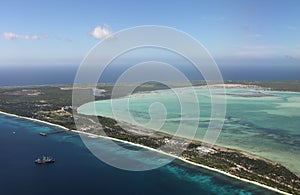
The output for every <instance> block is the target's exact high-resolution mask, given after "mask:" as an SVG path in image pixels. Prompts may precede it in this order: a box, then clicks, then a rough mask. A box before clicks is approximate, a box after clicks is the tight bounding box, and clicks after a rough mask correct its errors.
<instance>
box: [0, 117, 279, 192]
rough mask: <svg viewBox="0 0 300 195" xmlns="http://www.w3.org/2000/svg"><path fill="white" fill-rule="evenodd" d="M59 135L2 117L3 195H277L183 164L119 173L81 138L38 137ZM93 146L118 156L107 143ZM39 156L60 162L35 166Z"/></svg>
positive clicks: (100, 141)
mask: <svg viewBox="0 0 300 195" xmlns="http://www.w3.org/2000/svg"><path fill="white" fill-rule="evenodd" d="M56 130H58V127H53V126H49V125H45V124H41V123H37V122H33V121H30V120H26V119H21V118H16V117H11V116H7V115H3V114H0V152H1V161H0V167H1V168H0V175H1V177H0V194H275V193H274V192H272V191H269V190H266V189H264V188H261V187H259V186H255V185H253V184H249V183H245V182H242V181H238V180H236V179H232V178H230V177H227V176H224V175H222V174H219V173H215V172H212V171H208V170H205V169H202V168H199V167H194V166H192V165H187V164H186V163H183V162H181V161H179V160H175V161H173V162H172V163H171V164H168V165H165V166H163V167H161V168H159V169H156V170H151V171H143V172H129V171H124V170H119V169H116V168H114V167H111V166H109V165H107V164H105V163H103V162H102V161H100V160H98V159H97V158H96V157H94V156H93V155H92V154H91V153H90V152H89V151H88V150H87V149H86V147H85V145H84V143H83V142H82V141H81V139H80V136H79V135H78V134H77V133H72V132H65V133H59V134H52V135H49V136H47V137H43V136H39V135H38V132H41V131H43V132H51V131H56ZM89 142H93V143H94V144H95V147H97V148H99V150H102V151H109V152H110V153H112V154H114V150H113V149H112V148H110V147H111V146H110V145H109V144H107V142H106V140H105V139H103V138H90V140H89ZM115 154H116V155H120V154H117V153H115ZM41 155H51V156H54V157H55V158H56V162H55V163H54V164H47V165H35V164H34V159H35V158H37V157H38V156H41ZM132 158H134V156H132ZM162 158H163V157H162ZM141 160H145V161H147V163H149V159H141ZM162 160H163V159H162ZM150 163H155V162H150Z"/></svg>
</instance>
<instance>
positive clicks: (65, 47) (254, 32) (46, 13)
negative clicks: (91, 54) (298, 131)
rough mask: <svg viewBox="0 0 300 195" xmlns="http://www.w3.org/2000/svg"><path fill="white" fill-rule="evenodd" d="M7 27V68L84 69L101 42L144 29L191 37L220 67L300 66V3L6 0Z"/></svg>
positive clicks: (2, 17) (3, 28)
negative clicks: (83, 63) (161, 28)
mask: <svg viewBox="0 0 300 195" xmlns="http://www.w3.org/2000/svg"><path fill="white" fill-rule="evenodd" d="M0 24H1V25H0V35H1V37H0V66H7V65H31V64H32V65H49V64H53V65H54V64H55V65H72V64H73V65H77V64H79V63H80V62H81V61H82V59H83V58H84V57H85V56H86V55H87V53H88V51H89V50H90V49H91V48H92V47H93V46H94V45H95V44H97V43H98V42H99V41H101V39H105V38H106V37H107V36H109V35H111V34H112V33H114V32H118V31H120V30H123V29H126V28H130V27H135V26H139V25H163V26H168V27H172V28H176V29H179V30H181V31H184V32H186V33H188V34H189V35H191V36H192V37H194V38H195V39H197V40H198V41H199V42H201V43H202V44H203V45H204V46H205V47H206V48H207V49H208V51H209V52H210V53H211V55H212V56H213V57H214V58H215V59H217V61H218V62H220V63H224V64H234V63H237V62H238V63H240V64H241V65H242V64H243V62H244V63H246V64H249V63H250V62H251V63H256V62H263V63H268V62H269V63H275V62H277V63H278V62H280V63H292V64H296V65H299V66H300V63H299V62H300V1H298V0H247V1H245V0H226V1H223V0H219V1H216V0H208V1H200V0H196V1H182V0H180V1H179V0H178V1H176V0H149V1H133V0H123V1H122V0H119V1H116V0H110V1H101V0H95V1H92V0H75V1H74V0H73V1H68V0H64V1H58V0H43V1H42V0H40V1H35V0H26V1H22V0H19V1H15V0H10V1H6V0H5V1H1V4H0Z"/></svg>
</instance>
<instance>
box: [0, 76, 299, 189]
mask: <svg viewBox="0 0 300 195" xmlns="http://www.w3.org/2000/svg"><path fill="white" fill-rule="evenodd" d="M227 84H228V87H230V86H236V85H240V86H247V87H251V86H253V85H256V86H260V87H262V88H266V89H268V90H272V89H274V90H288V91H300V82H292V83H286V82H253V81H251V82H250V81H249V82H244V81H243V82H235V83H232V82H227ZM194 85H195V86H204V85H205V83H203V82H195V83H194ZM113 86H114V85H113V84H99V85H98V87H97V88H98V89H101V90H95V89H90V88H83V89H82V90H87V91H88V92H91V93H94V94H95V92H97V95H95V99H96V100H104V99H109V98H111V91H112V87H113ZM184 86H185V85H184V84H178V87H184ZM163 89H167V87H166V86H164V85H160V84H157V83H148V84H145V85H143V86H141V87H139V88H138V89H137V90H136V91H135V93H139V92H147V91H153V90H163ZM228 95H230V94H228ZM253 96H254V97H260V96H265V94H263V93H256V94H253ZM76 109H77V108H74V107H72V86H67V85H58V86H23V87H5V88H0V111H2V112H3V113H10V114H15V115H18V116H21V117H26V118H29V119H36V120H40V121H45V122H48V123H51V124H55V125H59V126H61V127H64V128H65V129H66V130H73V131H76V132H84V133H89V134H93V135H100V136H108V137H111V138H115V139H118V140H121V141H128V142H131V143H135V144H139V145H141V146H145V147H150V148H153V149H157V148H159V147H160V146H162V145H165V144H166V143H168V145H169V146H170V150H169V151H168V153H169V154H173V152H172V150H174V153H175V150H176V148H177V147H179V146H180V145H181V144H185V143H187V140H185V139H184V138H181V137H175V138H174V137H172V136H171V135H168V134H166V133H163V132H157V131H153V132H152V131H151V130H149V129H147V130H145V129H139V128H138V127H134V126H133V125H132V124H128V123H126V122H123V121H117V120H115V119H112V118H107V117H103V116H97V117H95V120H93V121H92V125H91V121H90V118H88V117H87V116H84V115H82V114H79V113H77V112H76ZM75 117H80V118H81V120H82V124H85V121H84V120H89V123H88V124H89V125H87V126H85V127H84V128H83V129H76V125H75V123H74V118H75ZM85 117H86V119H85ZM98 121H99V122H100V124H99V122H98ZM100 129H101V131H100ZM171 139H172V143H170V140H171ZM174 140H175V141H174ZM178 158H180V159H183V160H184V161H186V162H191V163H193V164H197V165H200V166H203V167H209V168H211V169H212V170H218V171H220V172H222V173H226V174H228V175H229V176H232V177H236V178H239V179H243V180H245V181H249V182H253V183H255V184H257V185H262V186H264V187H270V189H272V190H277V192H282V193H283V192H285V193H291V194H300V178H299V177H298V176H297V175H295V174H294V173H293V172H291V171H289V170H288V169H287V168H286V167H284V166H282V165H280V164H278V163H275V162H272V161H270V160H268V159H265V158H262V157H259V156H256V155H253V154H249V153H246V152H243V151H239V150H235V149H230V148H225V147H220V146H216V145H214V146H212V147H211V146H210V145H208V144H206V143H203V142H200V141H196V140H194V141H192V142H191V143H189V144H188V146H187V147H186V149H185V150H184V151H183V152H182V153H181V155H180V156H178Z"/></svg>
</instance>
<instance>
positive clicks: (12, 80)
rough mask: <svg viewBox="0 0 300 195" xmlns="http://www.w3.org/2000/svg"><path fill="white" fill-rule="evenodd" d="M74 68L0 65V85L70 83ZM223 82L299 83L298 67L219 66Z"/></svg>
mask: <svg viewBox="0 0 300 195" xmlns="http://www.w3.org/2000/svg"><path fill="white" fill-rule="evenodd" d="M130 66H131V65H119V64H117V65H115V64H113V65H112V66H109V67H108V68H107V69H106V71H105V72H104V73H103V76H102V77H101V78H100V79H99V82H102V83H113V82H115V81H116V80H117V79H118V77H119V76H120V74H121V73H123V72H124V71H125V70H126V69H127V68H128V67H130ZM78 67H79V66H78V65H40V66H38V65H29V66H27V65H23V66H16V65H13V66H3V65H2V66H0V87H1V86H26V85H56V84H73V82H74V78H75V76H76V73H77V69H78ZM175 67H177V68H178V69H179V71H181V72H182V73H183V74H185V76H186V77H187V78H188V79H190V80H191V81H199V80H203V78H202V76H201V73H199V72H198V71H197V70H196V69H195V68H194V67H192V66H191V65H190V64H187V65H186V66H181V65H177V66H175ZM219 69H220V72H221V74H222V76H223V79H224V80H238V81H274V80H275V81H295V80H300V66H299V65H298V64H287V65H281V66H280V65H274V66H273V65H261V64H257V65H241V66H239V65H221V66H219Z"/></svg>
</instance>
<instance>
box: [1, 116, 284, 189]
mask: <svg viewBox="0 0 300 195" xmlns="http://www.w3.org/2000/svg"><path fill="white" fill-rule="evenodd" d="M0 114H4V115H8V116H12V117H16V118H22V119H27V120H30V121H34V122H38V123H42V124H46V125H50V126H55V127H59V128H62V129H64V130H66V131H72V132H76V133H78V134H84V135H88V136H91V137H95V138H104V139H110V140H114V141H118V142H122V143H126V144H130V145H133V146H137V147H141V148H145V149H148V150H151V151H155V152H158V153H160V154H164V155H167V156H170V157H173V158H176V159H179V160H181V161H183V162H185V163H188V164H191V165H194V166H197V167H201V168H204V169H207V170H211V171H215V172H218V173H221V174H224V175H226V176H229V177H231V178H235V179H238V180H240V181H243V182H247V183H251V184H254V185H257V186H260V187H263V188H266V189H269V190H272V191H274V192H278V193H281V194H289V193H286V192H283V191H281V190H279V189H276V188H273V187H270V186H267V185H264V184H261V183H258V182H256V181H251V180H248V179H244V178H241V177H238V176H235V175H232V174H230V173H227V172H225V171H221V170H219V169H215V168H211V167H208V166H205V165H202V164H198V163H194V162H191V161H189V160H186V159H184V158H181V157H178V156H175V155H172V154H169V153H166V152H163V151H160V150H156V149H154V148H150V147H148V146H144V145H140V144H135V143H132V142H128V141H124V140H120V139H116V138H112V137H107V136H102V135H96V134H92V133H88V132H83V131H78V130H71V129H68V128H66V127H63V126H61V125H57V124H54V123H50V122H46V121H42V120H38V119H34V118H29V117H24V116H19V115H16V114H11V113H7V112H3V111H0Z"/></svg>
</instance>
